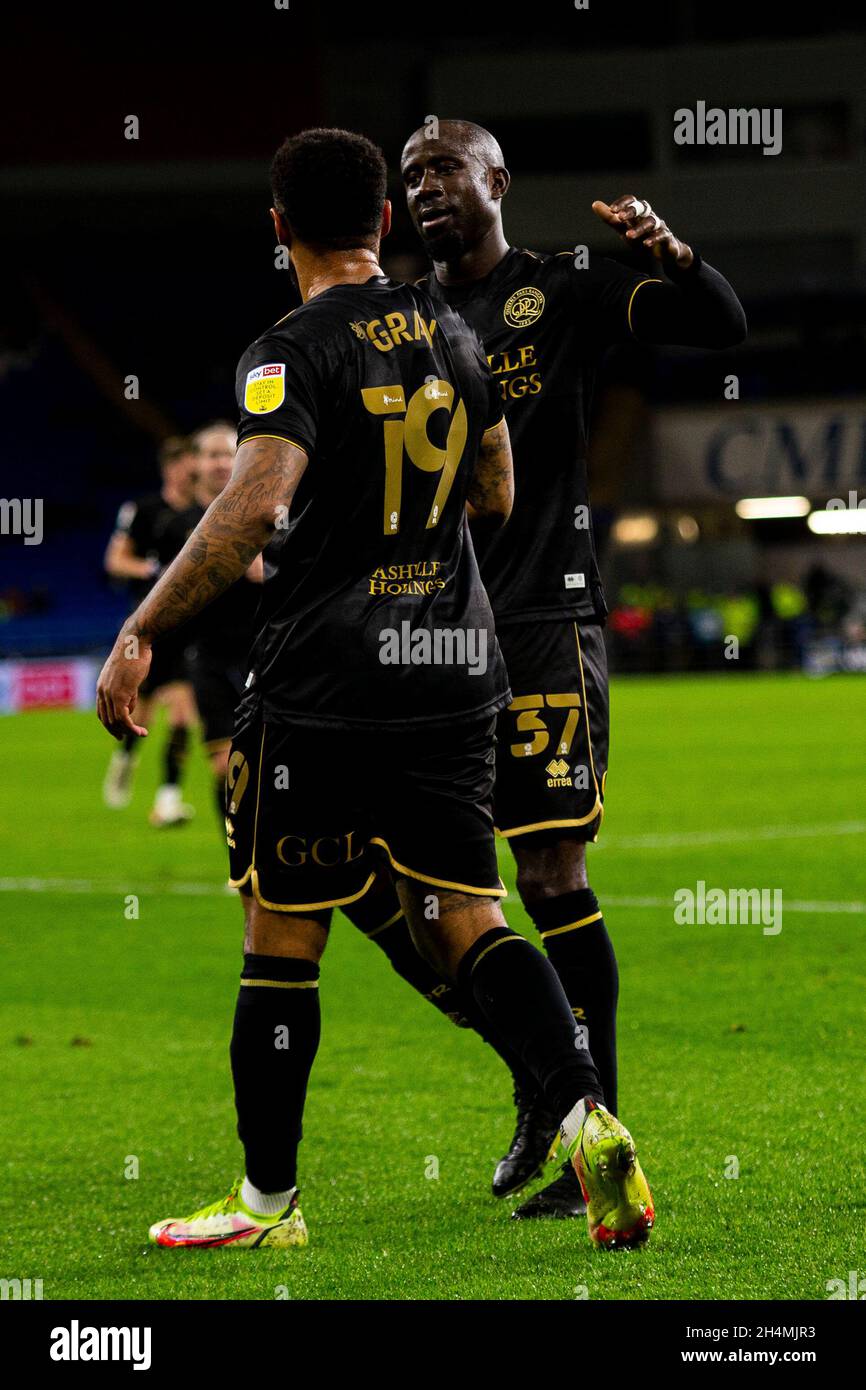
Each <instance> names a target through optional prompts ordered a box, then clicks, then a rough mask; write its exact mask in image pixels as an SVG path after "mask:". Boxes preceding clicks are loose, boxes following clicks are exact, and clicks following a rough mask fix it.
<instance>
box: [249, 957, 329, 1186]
mask: <svg viewBox="0 0 866 1390" xmlns="http://www.w3.org/2000/svg"><path fill="white" fill-rule="evenodd" d="M320 1028H321V1024H320V1015H319V967H318V965H314V964H313V962H312V961H309V960H298V959H296V958H295V957H293V956H256V955H245V956H244V968H243V971H242V973H241V986H240V991H239V993H238V1002H237V1007H236V1009H235V1021H234V1029H233V1031H232V1041H231V1061H232V1077H233V1079H234V1086H235V1109H236V1110H237V1116H238V1134H239V1135H240V1139H241V1143H242V1144H243V1146H244V1153H245V1155H246V1176H247V1178H248V1179H249V1181H250V1182H251V1183H252V1184H253V1186H254V1187H257V1188H258V1189H259V1191H260V1192H286V1191H288V1189H289V1188H290V1187H294V1186H295V1182H296V1179H297V1162H298V1144H299V1142H300V1139H301V1134H302V1132H303V1131H302V1118H303V1113H304V1101H305V1099H306V1094H307V1081H308V1079H309V1075H310V1069H311V1068H312V1065H313V1060H314V1058H315V1056H316V1050H317V1048H318V1046H319V1033H320Z"/></svg>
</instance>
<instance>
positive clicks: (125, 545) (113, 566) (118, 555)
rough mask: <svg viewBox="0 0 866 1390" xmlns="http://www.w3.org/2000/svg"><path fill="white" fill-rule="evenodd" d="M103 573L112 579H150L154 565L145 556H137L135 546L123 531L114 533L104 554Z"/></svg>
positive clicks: (153, 572)
mask: <svg viewBox="0 0 866 1390" xmlns="http://www.w3.org/2000/svg"><path fill="white" fill-rule="evenodd" d="M104 564H105V572H106V574H108V575H110V576H111V578H112V579H152V578H153V576H154V574H155V573H156V565H155V562H154V561H153V560H148V559H147V557H146V556H142V555H137V554H136V553H135V546H134V545H133V544H132V541H131V540H130V538H129V536H127V535H126V534H125V532H123V531H115V533H114V535H113V536H112V537H111V540H110V541H109V542H108V548H107V550H106V552H105V561H104Z"/></svg>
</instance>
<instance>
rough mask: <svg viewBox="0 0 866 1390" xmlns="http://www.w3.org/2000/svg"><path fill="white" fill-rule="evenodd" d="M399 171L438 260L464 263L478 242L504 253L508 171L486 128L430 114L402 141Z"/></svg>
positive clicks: (411, 208)
mask: <svg viewBox="0 0 866 1390" xmlns="http://www.w3.org/2000/svg"><path fill="white" fill-rule="evenodd" d="M400 172H401V174H402V177H403V185H404V187H405V189H406V202H407V206H408V208H409V212H410V215H411V217H412V220H413V222H414V223H415V227H416V229H417V231H418V233H419V235H420V237H421V240H422V241H423V243H424V245H425V248H426V249H427V251H428V253H429V254H430V255H431V257H432V258H433V260H434V262H435V263H436V265H437V266H439V265H452V266H453V265H455V264H456V263H458V262H464V263H465V260H466V257H467V256H470V255H471V253H472V252H473V250H474V249H475V248H476V247H478V246H479V245H481V244H482V243H487V244H488V245H489V246H491V247H495V249H496V254H497V255H502V254H504V251H503V247H504V246H505V245H506V244H505V242H504V239H503V233H502V208H501V204H502V198H503V197H504V196H505V194H506V192H507V191H508V184H509V174H508V170H507V169H506V168H505V164H504V162H503V158H502V150H501V149H500V148H499V143H498V141H497V140H496V139H495V138H494V137H493V136H492V135H491V133H490V131H489V130H485V129H484V127H483V126H480V125H476V124H475V122H474V121H461V120H434V119H433V118H432V117H431V118H430V119H429V120H428V121H427V122H426V123H425V124H424V125H423V126H419V128H418V129H417V130H416V131H415V132H414V134H412V135H410V137H409V139H408V140H407V141H406V144H405V146H404V148H403V154H402V156H401V160H400ZM506 249H507V247H506ZM437 274H438V271H437Z"/></svg>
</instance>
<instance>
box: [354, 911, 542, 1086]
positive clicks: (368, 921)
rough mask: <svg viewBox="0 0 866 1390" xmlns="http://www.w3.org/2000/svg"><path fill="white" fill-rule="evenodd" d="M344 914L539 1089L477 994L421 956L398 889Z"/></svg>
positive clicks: (521, 1079)
mask: <svg viewBox="0 0 866 1390" xmlns="http://www.w3.org/2000/svg"><path fill="white" fill-rule="evenodd" d="M343 911H344V912H345V913H346V915H347V916H348V917H349V919H350V921H351V922H352V923H353V924H354V926H356V927H358V928H359V930H360V931H362V932H363V933H364V935H365V936H366V937H367V939H368V941H372V942H374V944H375V945H376V946H378V947H379V949H380V950H381V951H382V952H383V953H384V954H385V955H386V956H387V958H388V960H389V961H390V963H391V965H392V967H393V968H394V970H395V971H396V972H397V974H398V975H399V976H400V977H401V978H402V979H404V980H405V981H406V983H407V984H409V985H411V986H412V988H413V989H414V990H417V991H418V993H419V994H420V995H421V997H422V998H423V999H426V1000H427V1002H428V1003H429V1004H432V1005H433V1007H434V1008H436V1009H438V1010H439V1012H440V1013H442V1014H444V1015H445V1017H446V1018H449V1019H450V1020H451V1022H452V1023H455V1024H456V1025H457V1027H458V1028H474V1030H475V1032H476V1033H478V1035H479V1036H480V1037H481V1038H483V1039H484V1041H485V1042H486V1043H487V1044H488V1046H490V1047H492V1048H493V1051H494V1052H496V1053H497V1054H498V1055H499V1057H501V1058H502V1061H503V1062H504V1063H505V1065H506V1066H507V1067H508V1070H509V1071H510V1072H511V1074H512V1076H513V1077H514V1081H515V1083H516V1084H517V1086H519V1087H520V1089H521V1090H522V1091H524V1092H527V1093H531V1092H533V1091H536V1090H537V1089H538V1088H537V1086H536V1084H535V1079H534V1077H533V1076H532V1073H531V1072H530V1071H528V1070H527V1068H526V1067H525V1066H524V1065H523V1063H522V1062H521V1061H520V1058H519V1057H517V1056H516V1055H515V1053H514V1052H513V1051H512V1050H511V1049H510V1048H508V1047H506V1045H505V1044H504V1042H502V1040H501V1039H500V1038H498V1037H497V1036H496V1034H495V1031H494V1029H493V1028H491V1026H490V1024H489V1022H488V1021H487V1019H486V1018H485V1017H484V1014H483V1013H482V1012H481V1010H480V1009H479V1007H478V1005H477V1004H476V1002H475V999H474V997H473V995H472V993H471V991H468V990H465V989H463V988H462V987H461V986H460V985H459V984H457V985H452V984H449V983H448V981H447V980H443V979H442V976H441V975H437V973H436V971H435V970H434V969H433V967H432V965H428V963H427V961H426V960H425V959H424V957H423V956H422V955H420V954H419V952H418V949H417V947H416V945H415V942H414V941H413V940H412V933H411V932H410V930H409V924H408V923H407V921H406V918H405V917H404V916H403V909H402V908H401V906H400V899H399V898H398V896H397V890H396V889H395V888H391V890H390V891H389V892H385V893H376V894H375V895H373V894H368V895H367V896H366V897H363V898H360V899H359V900H358V902H356V903H351V904H350V905H349V906H348V908H344V909H343Z"/></svg>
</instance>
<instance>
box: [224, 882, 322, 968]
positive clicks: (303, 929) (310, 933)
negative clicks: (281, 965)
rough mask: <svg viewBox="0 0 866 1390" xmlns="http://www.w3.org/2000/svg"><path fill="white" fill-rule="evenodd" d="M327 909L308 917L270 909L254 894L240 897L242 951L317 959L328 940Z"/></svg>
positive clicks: (252, 953) (262, 954)
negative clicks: (241, 906) (244, 897)
mask: <svg viewBox="0 0 866 1390" xmlns="http://www.w3.org/2000/svg"><path fill="white" fill-rule="evenodd" d="M330 916H331V914H330V911H329V910H327V911H323V912H319V913H314V914H311V915H310V916H308V917H300V916H295V914H294V913H284V912H272V911H271V910H270V909H269V908H266V907H262V905H261V903H259V902H258V901H257V900H256V899H255V898H252V897H251V898H246V899H245V900H244V918H245V931H244V953H245V954H246V955H257V956H295V957H297V958H298V959H300V960H310V961H314V962H315V963H318V962H319V961H320V960H321V958H322V956H323V954H324V951H325V946H326V945H327V943H328V927H329V924H330Z"/></svg>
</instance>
